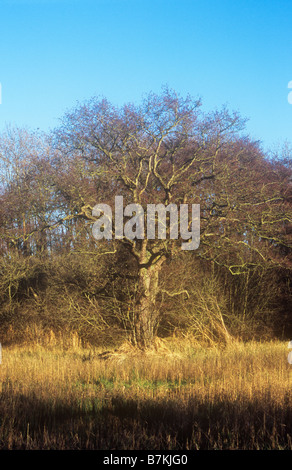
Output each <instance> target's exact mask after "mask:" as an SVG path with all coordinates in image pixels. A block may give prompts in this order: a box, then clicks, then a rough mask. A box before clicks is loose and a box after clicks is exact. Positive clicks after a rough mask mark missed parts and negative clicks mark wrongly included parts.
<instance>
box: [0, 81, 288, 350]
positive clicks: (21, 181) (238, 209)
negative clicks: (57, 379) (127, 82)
mask: <svg viewBox="0 0 292 470" xmlns="http://www.w3.org/2000/svg"><path fill="white" fill-rule="evenodd" d="M199 108H200V103H199V102H198V101H193V100H191V99H190V98H187V99H182V98H180V97H178V96H177V95H176V94H175V93H173V92H170V91H169V90H166V91H163V92H162V94H161V95H158V96H155V95H149V97H148V98H147V99H146V101H145V102H144V104H143V106H141V107H137V106H136V107H135V106H134V105H127V106H125V107H123V108H121V109H116V108H114V107H113V106H112V105H110V104H109V103H108V102H107V101H106V100H101V101H98V100H97V99H94V100H92V101H90V102H88V103H85V104H84V105H82V106H79V107H78V108H76V110H73V111H72V113H70V114H68V115H66V116H65V117H64V119H63V123H62V125H61V126H60V128H59V129H57V130H56V131H54V132H53V133H51V134H50V135H46V134H43V133H39V132H31V131H28V130H24V129H17V128H8V129H7V130H6V132H3V133H2V135H1V136H0V175H1V192H0V199H1V204H0V219H1V231H0V237H1V238H0V250H1V258H0V323H1V325H0V328H1V340H2V342H5V341H8V340H9V338H10V339H11V340H15V341H16V340H24V339H25V338H26V337H27V335H29V334H30V335H32V337H33V331H36V334H40V331H44V332H46V331H54V332H55V334H63V333H64V332H70V331H71V332H77V333H78V335H79V336H80V338H82V339H84V340H86V341H88V342H94V343H96V344H117V343H119V342H121V341H123V340H124V339H125V338H129V339H131V340H132V341H133V340H135V341H136V342H137V344H138V345H140V346H143V345H144V346H145V345H146V346H147V345H149V344H150V342H151V340H152V339H153V337H155V336H156V335H159V336H169V335H173V334H177V335H181V336H184V335H192V336H194V337H195V338H197V339H198V340H200V341H206V342H208V343H212V342H216V341H224V342H228V341H229V340H230V339H231V338H232V337H239V338H243V339H249V338H265V337H271V336H275V335H277V336H280V337H283V336H285V337H288V336H289V335H290V334H291V333H292V321H291V311H292V300H291V234H292V206H291V202H292V165H291V157H290V152H289V149H286V151H285V152H284V153H283V154H280V155H272V156H271V155H265V154H264V153H263V152H262V150H261V149H260V146H259V144H257V143H255V142H252V141H251V140H250V139H249V138H248V137H246V136H244V135H243V133H242V129H243V128H244V126H243V121H242V120H241V119H240V117H239V116H237V115H235V114H230V113H228V112H227V111H226V110H225V109H223V110H222V111H221V112H218V111H215V112H214V113H213V114H212V115H207V116H205V115H201V114H200V112H199ZM114 195H123V196H124V198H125V200H126V201H127V203H129V202H137V203H140V204H141V205H143V206H145V204H146V203H158V202H162V203H163V204H165V205H166V204H168V203H169V202H174V203H177V204H178V203H182V202H184V203H189V204H191V203H199V204H200V205H201V243H200V246H199V248H198V249H197V250H195V251H187V252H183V251H181V250H180V249H179V247H178V245H176V246H175V244H173V243H172V241H171V240H167V241H157V240H154V241H151V244H150V242H149V243H148V245H147V244H145V243H144V241H141V240H137V241H134V242H133V241H129V240H112V241H111V242H109V241H106V240H104V241H97V240H95V239H94V237H93V235H92V225H93V223H94V221H95V220H96V218H95V217H93V215H92V209H93V207H94V206H95V204H97V203H99V202H103V203H108V204H112V203H113V197H114ZM146 245H147V246H146ZM145 260H146V261H147V262H146V261H145ZM158 262H159V263H158ZM158 264H159V269H158V268H157V266H158ZM148 281H149V283H150V285H152V286H153V287H152V291H151V292H148V293H147V292H146V287H145V286H146V285H147V283H148ZM154 281H155V282H154ZM151 283H152V284H151ZM149 298H151V303H149V302H150V301H149ZM154 313H155V315H154ZM150 320H151V321H150ZM145 325H147V328H148V330H147V331H146V329H147V328H146V326H145ZM34 329H35V330H34ZM32 339H33V338H32Z"/></svg>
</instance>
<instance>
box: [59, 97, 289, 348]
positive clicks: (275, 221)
mask: <svg viewBox="0 0 292 470" xmlns="http://www.w3.org/2000/svg"><path fill="white" fill-rule="evenodd" d="M200 104H201V103H200V100H194V99H192V98H191V97H189V96H188V97H186V98H182V97H180V96H178V95H177V94H176V93H175V92H173V91H171V90H169V89H164V90H163V92H162V93H161V94H160V95H155V94H150V95H148V96H147V97H146V98H145V100H144V101H143V103H142V105H141V106H134V105H131V104H128V105H125V106H124V107H122V108H116V107H114V106H113V105H111V104H110V103H109V102H108V101H107V100H104V99H102V100H98V99H96V98H93V99H92V100H90V101H89V102H87V103H85V104H83V105H81V106H78V107H77V108H76V109H75V110H73V111H72V113H69V114H67V115H66V116H65V117H64V119H63V124H62V126H61V127H60V128H59V129H58V130H57V131H56V142H57V146H58V151H59V152H60V156H61V157H60V163H62V161H65V160H66V161H67V162H69V163H70V162H71V168H75V169H76V167H79V168H81V169H82V174H83V178H85V176H86V181H87V183H88V184H89V185H90V188H91V190H90V191H87V192H86V191H85V190H84V185H83V186H82V185H81V186H80V187H79V188H77V187H76V184H75V187H74V189H72V188H71V202H72V200H73V199H74V211H75V215H76V216H77V217H82V218H84V219H86V220H88V221H90V222H91V223H94V221H95V220H96V217H94V214H93V213H92V211H93V208H94V205H95V204H96V203H107V204H109V205H110V206H111V207H112V208H113V207H114V206H115V196H117V195H119V196H123V198H124V202H125V204H130V203H132V204H135V205H136V206H135V207H137V205H139V206H141V207H142V208H143V210H144V214H145V213H146V205H147V204H159V203H160V204H162V205H163V206H164V207H167V206H168V208H170V206H169V205H170V204H175V205H176V206H179V205H181V204H189V205H190V204H200V208H201V210H200V215H201V234H200V247H199V248H198V249H197V250H196V252H195V256H199V257H204V258H206V259H210V260H213V261H214V262H216V263H218V264H221V265H224V266H226V267H227V268H228V269H229V270H230V272H232V274H239V273H241V272H244V270H246V269H250V268H251V267H252V266H253V265H254V266H258V265H259V264H261V263H262V264H266V263H269V262H271V263H279V262H280V261H283V260H282V259H281V260H280V259H279V257H278V258H277V247H278V246H279V245H282V246H288V245H289V240H288V241H287V240H286V239H284V237H282V236H281V230H282V226H283V224H284V223H288V222H289V223H291V205H290V206H289V207H288V206H287V201H286V202H285V197H286V195H287V191H286V189H285V188H287V184H288V183H287V178H288V176H289V175H288V173H286V174H285V175H284V178H282V177H283V173H282V175H280V172H279V171H275V167H274V166H273V164H271V163H269V162H267V160H266V159H265V157H264V155H263V153H262V152H261V150H260V148H259V146H258V145H257V144H256V143H253V142H251V141H250V140H249V139H248V138H247V137H244V136H243V135H242V134H241V131H242V130H243V129H244V121H243V120H242V119H241V118H240V116H239V115H238V114H237V113H229V112H228V111H227V110H226V109H225V108H223V109H222V110H221V111H215V112H213V113H210V114H208V115H204V114H203V113H201V111H200ZM61 166H62V165H61ZM69 167H70V164H69ZM77 180H78V179H77ZM77 180H75V183H76V182H77ZM79 181H81V180H79ZM73 193H74V197H73V196H72V194H73ZM94 197H95V198H96V201H93V198H94ZM290 197H291V196H290ZM74 211H73V212H74ZM131 215H133V214H131ZM128 216H130V214H128ZM136 216H137V213H136ZM135 220H136V224H134V225H136V226H135V227H132V230H133V231H134V228H135V230H136V238H133V239H132V238H131V237H124V238H122V237H119V235H120V234H119V233H115V232H113V240H112V241H111V242H109V243H108V244H107V247H106V250H105V253H107V252H110V253H113V252H115V251H116V250H117V249H118V246H119V244H123V245H124V246H125V247H126V248H127V250H128V253H129V256H131V257H132V258H133V259H135V261H136V266H137V271H136V272H137V277H136V295H135V300H134V306H133V315H134V320H133V329H132V341H133V342H134V343H135V344H137V345H138V346H139V347H141V348H147V347H149V346H151V345H152V343H153V340H154V338H155V335H156V331H157V326H158V322H159V312H158V309H157V302H156V301H157V295H158V293H159V291H160V287H159V275H160V272H161V269H162V266H163V265H164V263H165V261H166V260H167V259H170V258H172V257H174V256H179V254H180V253H181V244H182V239H181V238H180V237H179V238H178V239H175V237H170V236H169V235H170V232H171V227H170V224H169V222H170V214H168V217H167V218H166V222H167V223H168V228H167V230H166V233H167V235H168V236H167V237H166V238H165V239H159V238H157V237H155V239H148V238H147V237H146V236H139V234H140V235H141V233H140V232H139V226H138V225H139V224H138V223H137V221H138V219H135ZM139 220H142V219H139ZM143 225H144V227H143ZM146 225H147V221H146V220H144V222H143V223H142V229H144V235H145V227H146ZM114 227H115V224H113V230H114ZM140 229H141V226H140ZM188 229H190V226H188ZM117 238H119V239H117ZM167 294H168V295H170V296H174V295H187V292H186V291H185V290H184V289H179V290H177V291H172V292H167Z"/></svg>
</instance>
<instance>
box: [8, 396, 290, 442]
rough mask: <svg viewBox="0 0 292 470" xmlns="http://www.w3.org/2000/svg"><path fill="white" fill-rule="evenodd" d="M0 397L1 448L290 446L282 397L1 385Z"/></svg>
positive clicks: (286, 410)
mask: <svg viewBox="0 0 292 470" xmlns="http://www.w3.org/2000/svg"><path fill="white" fill-rule="evenodd" d="M0 398H1V402H0V411H1V414H0V416H1V417H0V448H1V449H89V450H90V449H106V450H109V449H111V450H114V449H119V450H121V449H126V450H132V449H133V450H134V449H135V450H162V449H164V450H182V449H184V450H187V449H210V450H214V449H242V450H244V449H289V450H291V449H292V444H291V436H292V409H291V406H285V404H283V405H281V406H279V405H278V406H276V405H275V403H272V402H271V403H267V402H265V401H258V400H252V401H250V400H247V399H246V398H245V399H243V398H241V399H238V400H235V401H234V400H233V401H231V400H228V399H223V398H221V399H220V398H219V397H218V399H217V400H216V401H212V402H211V401H205V402H203V401H199V400H197V399H196V398H195V397H189V398H187V399H181V400H180V399H179V397H176V398H175V399H171V398H169V399H166V398H164V399H162V398H160V399H149V398H147V399H146V398H141V399H140V398H127V397H125V396H124V395H123V394H118V393H117V394H112V395H109V394H108V395H107V396H94V397H84V398H80V399H78V400H77V399H75V400H72V401H71V402H68V401H66V400H60V399H58V400H57V399H53V398H52V399H46V400H44V399H41V398H39V397H37V396H35V395H33V394H31V395H28V396H26V395H24V394H14V395H11V394H9V393H8V391H6V392H5V391H4V392H2V394H1V397H0Z"/></svg>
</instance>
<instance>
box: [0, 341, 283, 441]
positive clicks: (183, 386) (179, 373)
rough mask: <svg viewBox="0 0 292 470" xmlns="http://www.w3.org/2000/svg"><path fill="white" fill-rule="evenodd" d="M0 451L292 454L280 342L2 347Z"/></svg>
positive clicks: (73, 342)
mask: <svg viewBox="0 0 292 470" xmlns="http://www.w3.org/2000/svg"><path fill="white" fill-rule="evenodd" d="M2 352H3V358H2V364H1V365H0V393H1V399H0V449H2V450H4V449H32V450H34V449H36V450H42V449H49V450H53V449H56V450H62V449H63V450H67V449H70V450H71V449H74V450H75V449H91V450H97V449H103V450H114V449H116V450H117V449H119V450H124V449H125V450H182V449H183V450H188V449H189V450H193V449H210V450H215V449H218V450H221V449H230V450H232V449H241V450H247V449H252V450H255V449H259V450H260V449H285V450H286V449H290V450H291V449H292V366H291V365H289V364H288V361H287V354H288V350H287V343H286V342H285V343H284V342H265V343H256V342H249V343H245V344H244V343H240V342H234V343H233V344H230V345H229V346H226V347H224V348H221V347H210V348H204V347H202V346H199V345H196V344H193V343H192V342H191V341H190V340H188V339H184V340H183V339H180V340H178V339H175V338H174V339H171V340H165V341H163V342H162V341H161V342H160V343H159V344H158V347H157V348H156V350H153V351H149V352H148V353H147V354H144V355H143V354H141V353H138V352H137V351H135V350H134V349H133V348H131V347H130V346H128V345H124V346H123V347H121V348H120V349H119V350H117V351H113V352H112V353H111V354H101V353H102V350H100V349H94V348H87V347H81V346H80V345H79V343H78V341H77V340H76V341H72V342H71V344H67V345H66V346H64V344H63V345H62V344H59V343H58V342H54V341H53V340H52V341H48V343H47V344H46V345H41V344H36V343H35V344H34V345H22V346H20V345H18V346H6V347H5V346H4V347H3V351H2Z"/></svg>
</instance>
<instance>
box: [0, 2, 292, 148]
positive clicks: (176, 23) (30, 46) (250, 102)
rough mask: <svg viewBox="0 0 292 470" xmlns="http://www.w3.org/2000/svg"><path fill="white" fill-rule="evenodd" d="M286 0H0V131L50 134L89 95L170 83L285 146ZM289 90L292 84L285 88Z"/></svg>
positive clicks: (291, 8) (291, 71) (289, 61)
mask: <svg viewBox="0 0 292 470" xmlns="http://www.w3.org/2000/svg"><path fill="white" fill-rule="evenodd" d="M291 80H292V1H291V0H1V2H0V82H1V84H2V104H1V105H0V130H2V129H4V127H5V125H6V124H7V123H9V124H13V125H17V126H26V127H30V128H33V129H34V128H40V129H42V130H48V129H50V128H54V127H56V126H57V125H58V122H59V121H58V120H59V118H61V117H62V115H63V114H64V112H65V111H66V110H67V109H70V108H72V107H73V106H74V105H75V104H76V102H77V101H79V102H80V101H81V102H82V101H83V100H85V99H87V98H90V97H91V96H93V95H102V96H105V97H107V98H108V99H109V100H110V101H112V102H113V103H115V104H123V103H124V102H128V101H134V102H139V101H140V99H141V96H142V95H143V94H144V93H147V92H149V91H160V89H161V86H162V85H164V84H168V85H169V86H170V87H171V88H174V89H175V90H176V91H177V92H179V93H181V94H182V95H185V94H187V93H190V94H191V95H193V96H194V97H198V96H200V97H202V100H203V109H205V110H210V109H213V108H218V107H219V108H220V107H221V105H223V104H227V106H228V108H230V109H231V110H233V109H235V110H238V111H240V113H241V115H242V116H243V117H247V118H249V122H248V125H247V130H248V132H249V133H250V135H251V136H252V137H254V138H255V139H259V140H261V141H262V142H263V145H264V146H265V147H267V146H274V145H277V144H281V143H282V142H283V141H285V140H288V141H290V142H292V105H291V104H289V103H288V98H287V97H288V93H289V89H288V82H290V81H291ZM290 91H292V90H290Z"/></svg>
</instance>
